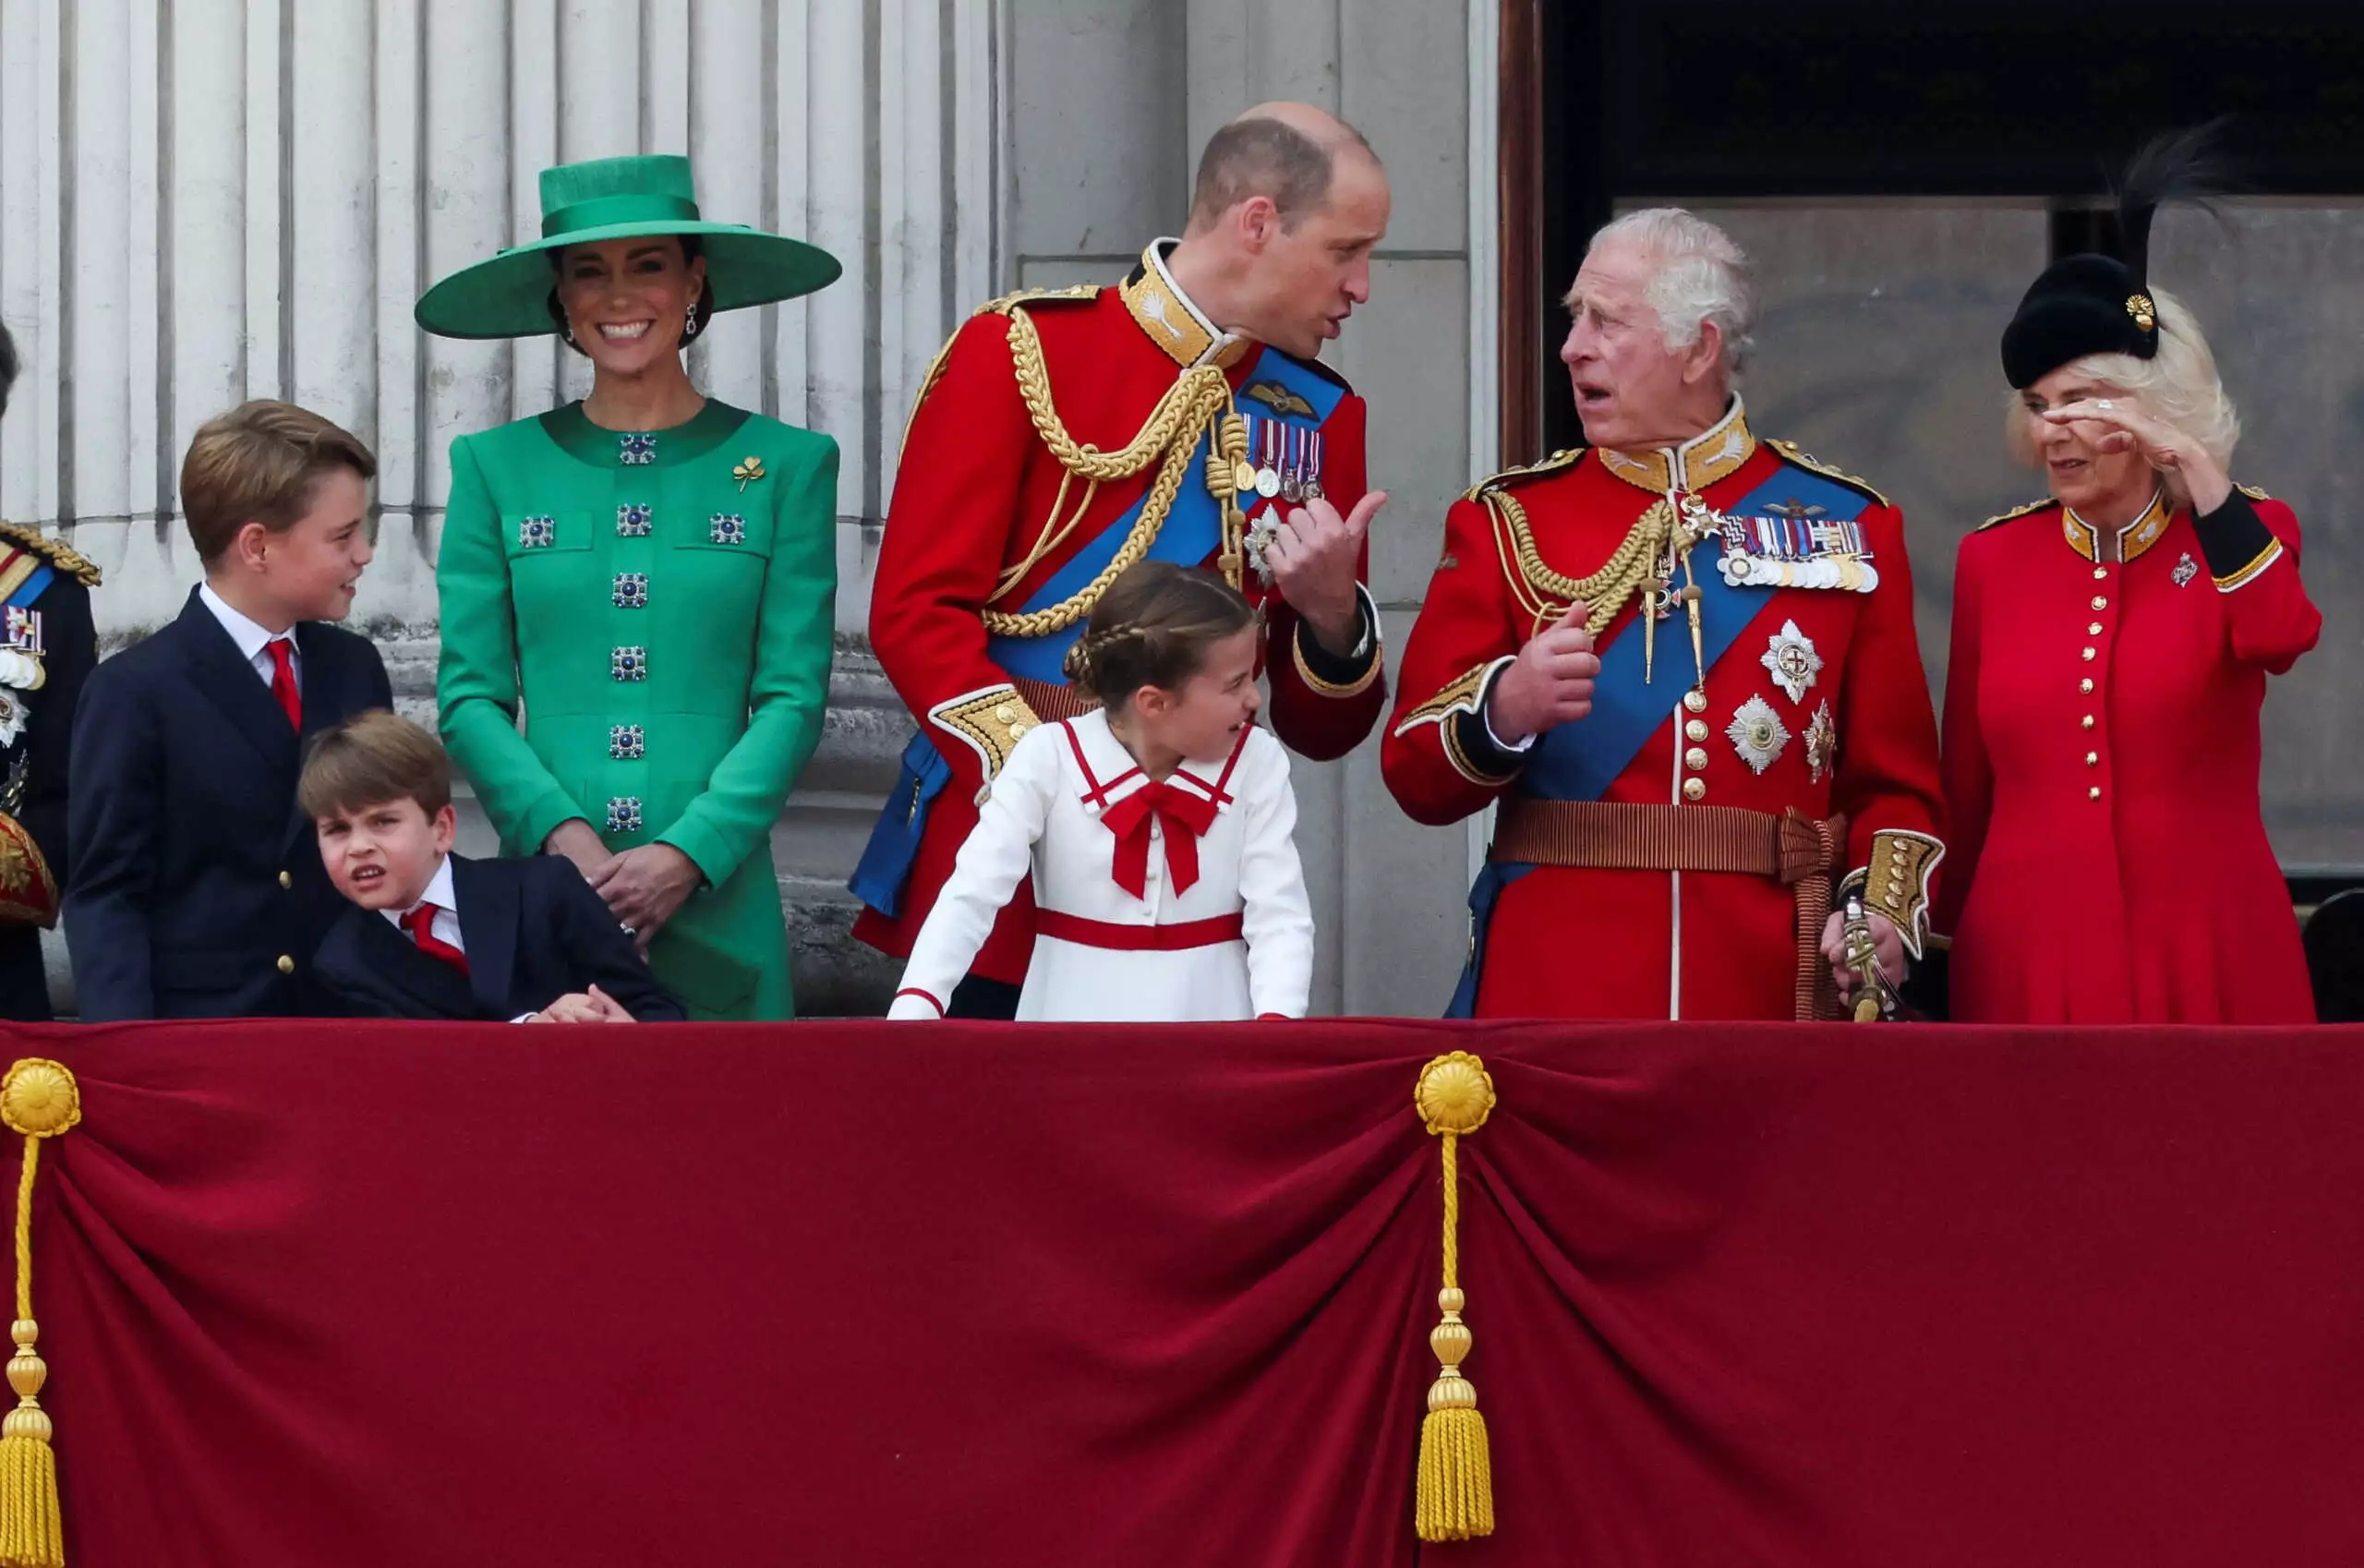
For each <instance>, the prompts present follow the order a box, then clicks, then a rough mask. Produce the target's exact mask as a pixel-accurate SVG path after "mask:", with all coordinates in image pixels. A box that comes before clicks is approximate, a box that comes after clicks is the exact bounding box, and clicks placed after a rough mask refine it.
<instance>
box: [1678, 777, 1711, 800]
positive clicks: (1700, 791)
mask: <svg viewBox="0 0 2364 1568" xmlns="http://www.w3.org/2000/svg"><path fill="white" fill-rule="evenodd" d="M1683 799H1684V800H1686V801H1704V800H1706V799H1707V780H1706V779H1704V778H1686V779H1684V780H1683Z"/></svg>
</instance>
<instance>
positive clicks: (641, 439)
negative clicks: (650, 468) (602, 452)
mask: <svg viewBox="0 0 2364 1568" xmlns="http://www.w3.org/2000/svg"><path fill="white" fill-rule="evenodd" d="M616 441H617V444H618V445H619V446H620V447H621V452H619V454H618V455H619V456H620V457H621V460H622V463H623V465H624V466H625V467H627V468H639V467H644V466H645V465H646V464H651V463H654V462H656V461H657V438H656V437H655V436H650V435H632V436H618V437H617V438H616Z"/></svg>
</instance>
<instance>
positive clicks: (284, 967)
mask: <svg viewBox="0 0 2364 1568" xmlns="http://www.w3.org/2000/svg"><path fill="white" fill-rule="evenodd" d="M279 972H280V973H282V974H294V973H295V959H291V958H289V957H288V956H287V955H286V954H284V953H282V954H280V955H279Z"/></svg>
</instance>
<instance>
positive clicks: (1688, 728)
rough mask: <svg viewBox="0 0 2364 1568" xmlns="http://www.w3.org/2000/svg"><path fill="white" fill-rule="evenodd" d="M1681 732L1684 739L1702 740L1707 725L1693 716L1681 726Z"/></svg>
mask: <svg viewBox="0 0 2364 1568" xmlns="http://www.w3.org/2000/svg"><path fill="white" fill-rule="evenodd" d="M1683 737H1684V738H1685V739H1686V740H1692V741H1704V740H1706V739H1707V725H1706V724H1705V723H1704V722H1702V721H1701V720H1699V719H1696V718H1695V719H1693V720H1692V721H1691V722H1690V723H1688V724H1686V725H1684V726H1683Z"/></svg>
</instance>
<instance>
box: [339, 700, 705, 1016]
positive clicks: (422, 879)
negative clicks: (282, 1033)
mask: <svg viewBox="0 0 2364 1568" xmlns="http://www.w3.org/2000/svg"><path fill="white" fill-rule="evenodd" d="M296 796H297V799H298V800H299V801H300V802H302V805H303V808H304V812H305V814H307V815H308V816H309V817H310V818H311V819H312V824H313V827H314V829H315V830H316V832H317V833H318V834H319V837H320V859H321V861H322V862H324V863H325V864H326V865H327V867H328V874H329V880H330V881H331V882H332V883H334V884H335V885H336V889H337V891H338V892H340V893H342V894H344V896H345V898H346V899H348V900H350V901H351V903H352V905H353V906H354V907H352V908H350V909H347V910H346V911H344V914H343V915H341V916H339V917H338V919H337V923H335V924H334V925H332V926H331V927H330V928H329V932H328V935H325V936H323V937H322V938H321V939H320V951H319V952H318V953H317V954H316V955H315V956H314V959H313V969H314V972H315V974H316V976H317V977H318V980H319V982H320V988H321V989H322V990H323V991H324V992H326V993H327V994H328V995H330V996H332V997H333V998H334V999H335V1001H336V1002H337V1003H338V1004H340V1006H339V1007H338V1008H337V1010H338V1011H341V1012H344V1013H349V1014H353V1015H356V1016H359V1017H365V1018H402V1019H485V1020H499V1019H508V1020H510V1021H511V1022H514V1023H633V1022H636V1021H643V1020H649V1019H673V1020H678V1019H681V1016H682V1014H681V1004H680V1003H679V1002H677V1001H675V1000H674V999H673V997H672V996H671V995H670V994H669V993H668V992H667V991H666V990H665V988H664V987H663V986H661V985H659V984H657V982H656V980H655V978H654V977H652V976H651V975H650V974H649V972H648V965H647V963H646V962H645V961H644V960H643V959H642V958H641V956H640V950H639V948H638V947H635V946H634V945H633V939H632V938H631V937H629V936H627V935H624V931H623V927H621V926H620V925H618V924H617V923H616V918H615V916H614V915H612V914H610V913H609V911H608V906H607V904H606V902H605V901H604V900H602V899H600V897H599V895H598V894H597V893H595V892H593V891H592V890H591V885H590V884H589V883H588V882H585V880H584V879H583V874H582V873H581V872H580V871H578V870H576V869H575V865H574V862H573V861H570V860H567V859H565V858H564V857H563V856H559V855H537V856H535V857H534V858H532V859H530V860H515V861H477V860H470V859H468V858H467V857H466V856H464V855H455V854H453V853H452V834H453V831H454V828H455V823H454V820H453V816H452V765H451V762H450V760H449V759H448V758H447V757H446V756H445V755H444V753H443V747H442V744H441V743H440V742H438V741H437V740H436V739H435V737H434V736H432V735H429V734H428V732H427V731H426V730H421V729H420V728H419V727H418V726H417V725H416V724H413V723H411V722H410V721H409V720H408V719H404V718H396V717H395V716H394V715H392V714H391V713H365V714H362V715H361V716H360V717H359V718H352V719H348V720H346V721H345V722H344V723H343V724H340V725H338V726H336V727H335V728H334V729H332V730H323V731H322V732H321V733H320V736H319V737H318V738H317V739H315V740H314V741H313V742H312V749H311V754H310V755H309V757H308V759H307V760H306V762H305V764H304V779H303V782H302V784H300V785H299V786H298V787H297V790H296Z"/></svg>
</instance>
